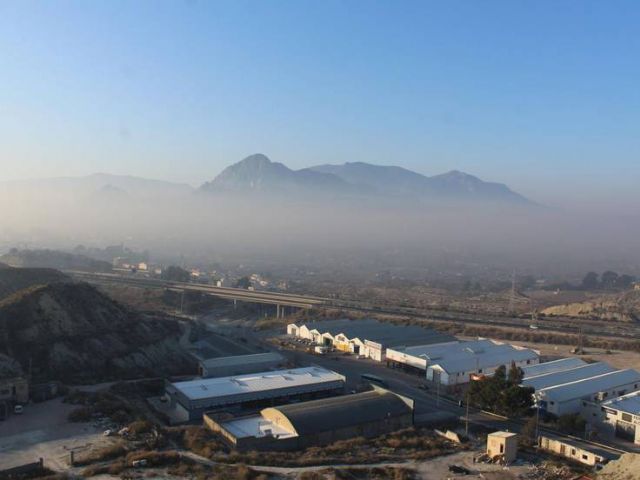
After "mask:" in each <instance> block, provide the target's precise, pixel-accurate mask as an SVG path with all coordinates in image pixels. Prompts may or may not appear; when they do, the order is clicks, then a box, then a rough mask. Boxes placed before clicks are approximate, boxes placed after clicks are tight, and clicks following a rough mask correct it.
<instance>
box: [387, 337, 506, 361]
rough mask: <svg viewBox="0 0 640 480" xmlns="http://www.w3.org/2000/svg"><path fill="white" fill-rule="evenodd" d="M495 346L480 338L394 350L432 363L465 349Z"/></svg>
mask: <svg viewBox="0 0 640 480" xmlns="http://www.w3.org/2000/svg"><path fill="white" fill-rule="evenodd" d="M495 345H496V343H495V342H493V341H491V340H489V339H487V338H479V339H477V340H469V341H459V340H454V341H450V342H443V343H435V344H433V345H415V346H413V347H405V348H395V349H392V350H395V351H398V352H402V353H404V354H406V355H409V356H412V357H419V358H423V359H428V360H430V361H431V362H436V361H438V360H440V359H442V358H444V357H445V356H449V355H452V354H453V352H459V351H461V350H464V349H469V350H473V351H480V350H486V349H487V348H492V347H494V346H495Z"/></svg>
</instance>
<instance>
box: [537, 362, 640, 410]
mask: <svg viewBox="0 0 640 480" xmlns="http://www.w3.org/2000/svg"><path fill="white" fill-rule="evenodd" d="M636 382H637V383H638V386H640V373H638V372H637V371H636V370H633V369H631V368H628V369H626V370H617V371H615V372H610V373H605V374H603V375H597V376H594V377H590V378H585V379H583V380H578V381H575V382H569V383H565V384H562V385H556V386H553V387H548V388H543V389H541V390H539V391H538V393H539V394H540V396H541V398H543V399H551V400H554V401H556V402H564V401H567V400H574V399H576V398H584V397H588V396H590V395H593V394H596V393H598V392H603V391H605V390H611V389H612V388H617V387H622V386H623V385H628V384H631V383H636Z"/></svg>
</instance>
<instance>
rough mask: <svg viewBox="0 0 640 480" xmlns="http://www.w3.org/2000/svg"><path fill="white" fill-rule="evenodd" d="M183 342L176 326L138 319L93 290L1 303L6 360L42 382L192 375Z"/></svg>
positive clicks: (61, 289) (36, 293)
mask: <svg viewBox="0 0 640 480" xmlns="http://www.w3.org/2000/svg"><path fill="white" fill-rule="evenodd" d="M180 335H181V329H180V325H179V324H178V323H177V322H176V321H175V320H173V319H170V318H158V317H149V316H145V315H142V314H139V313H136V312H133V311H131V310H129V309H127V308H125V307H123V306H122V305H120V304H118V303H116V302H114V301H113V300H111V299H110V298H108V297H106V296H105V295H104V294H102V293H100V292H99V291H98V290H96V289H95V288H94V287H92V286H90V285H88V284H77V283H76V284H74V283H55V284H49V285H43V286H34V287H30V288H27V289H25V290H21V291H20V292H18V293H16V294H14V295H12V296H10V297H8V298H5V299H4V300H2V301H0V354H5V355H7V356H9V357H11V358H13V359H15V360H17V361H18V363H19V364H20V365H22V368H23V369H24V370H25V371H28V369H29V368H30V369H31V373H32V375H33V376H34V379H36V380H60V381H63V382H67V383H85V382H86V383H90V382H98V381H107V380H111V379H122V378H133V377H140V376H156V375H168V374H175V373H188V372H189V371H190V369H191V368H192V361H191V359H190V357H189V356H188V355H187V354H186V353H185V352H184V351H183V349H182V348H181V347H180V345H179V338H180Z"/></svg>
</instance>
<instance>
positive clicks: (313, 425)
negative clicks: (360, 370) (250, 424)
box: [262, 390, 413, 435]
mask: <svg viewBox="0 0 640 480" xmlns="http://www.w3.org/2000/svg"><path fill="white" fill-rule="evenodd" d="M412 410H413V409H412V407H411V406H410V405H409V404H408V403H407V402H406V401H405V400H403V399H402V398H401V397H400V396H398V395H396V394H394V393H391V392H388V391H386V390H374V391H370V392H365V393H356V394H352V395H343V396H341V397H333V398H327V399H322V400H312V401H310V402H303V403H296V404H292V405H284V406H280V407H273V408H266V409H264V410H263V411H262V414H263V416H264V417H266V418H270V417H273V416H274V415H275V416H278V415H282V416H284V417H286V419H287V420H288V421H289V422H290V424H291V425H292V426H293V428H294V430H295V432H297V434H298V435H308V434H314V433H319V432H325V431H329V430H336V429H339V428H345V427H348V426H351V425H361V424H364V423H374V422H377V421H380V420H383V419H385V418H390V417H398V416H402V415H410V414H411V413H412Z"/></svg>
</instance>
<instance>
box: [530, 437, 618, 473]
mask: <svg viewBox="0 0 640 480" xmlns="http://www.w3.org/2000/svg"><path fill="white" fill-rule="evenodd" d="M538 446H539V447H540V448H541V449H542V450H545V451H547V452H549V453H552V454H554V455H559V456H561V457H564V458H568V459H569V460H573V461H574V462H579V463H583V464H585V465H589V466H590V467H594V466H596V465H604V464H605V463H607V462H608V461H609V460H613V459H615V458H616V457H615V456H613V455H612V454H611V453H610V452H607V451H606V450H604V449H602V448H598V447H596V446H592V445H589V446H588V447H586V446H585V445H584V444H583V443H578V442H576V441H573V440H571V439H569V438H566V437H556V436H551V435H540V437H538Z"/></svg>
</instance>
